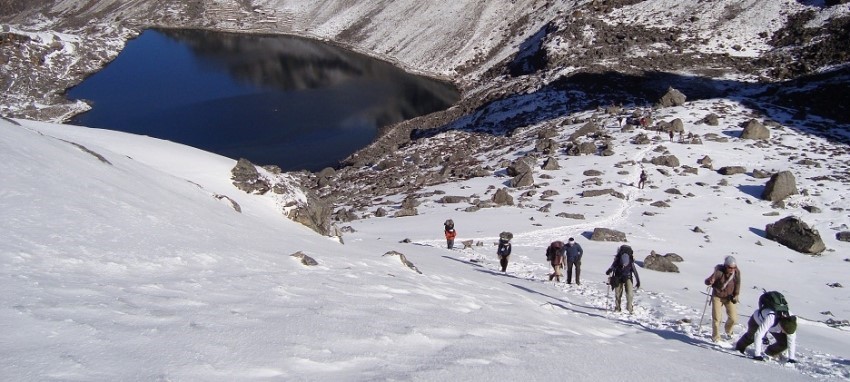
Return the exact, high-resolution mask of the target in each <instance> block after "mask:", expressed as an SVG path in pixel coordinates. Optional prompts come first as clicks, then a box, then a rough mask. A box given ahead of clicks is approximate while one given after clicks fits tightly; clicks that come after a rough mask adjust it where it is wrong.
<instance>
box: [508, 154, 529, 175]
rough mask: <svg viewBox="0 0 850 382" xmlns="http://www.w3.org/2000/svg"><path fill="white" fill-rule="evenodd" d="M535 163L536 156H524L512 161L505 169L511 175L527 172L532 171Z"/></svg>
mask: <svg viewBox="0 0 850 382" xmlns="http://www.w3.org/2000/svg"><path fill="white" fill-rule="evenodd" d="M535 163H536V160H535V159H534V158H531V157H522V158H519V159H517V160H515V161H513V162H511V164H510V165H509V166H508V168H507V169H505V171H507V173H508V175H510V176H517V175H520V174H525V173H527V172H531V167H532V166H534V165H535Z"/></svg>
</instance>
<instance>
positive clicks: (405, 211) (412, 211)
mask: <svg viewBox="0 0 850 382" xmlns="http://www.w3.org/2000/svg"><path fill="white" fill-rule="evenodd" d="M416 215H419V211H417V210H416V208H412V207H409V208H401V209H399V210H398V211H396V212H395V214H393V216H394V217H397V218H403V217H406V216H416Z"/></svg>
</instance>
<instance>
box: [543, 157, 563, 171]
mask: <svg viewBox="0 0 850 382" xmlns="http://www.w3.org/2000/svg"><path fill="white" fill-rule="evenodd" d="M542 168H543V170H558V169H560V168H561V165H559V164H558V160H557V159H555V157H549V158H546V161H545V162H543V167H542Z"/></svg>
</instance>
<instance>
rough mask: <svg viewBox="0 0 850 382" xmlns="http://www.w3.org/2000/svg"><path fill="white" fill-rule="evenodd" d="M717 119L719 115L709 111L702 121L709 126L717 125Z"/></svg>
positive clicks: (718, 121)
mask: <svg viewBox="0 0 850 382" xmlns="http://www.w3.org/2000/svg"><path fill="white" fill-rule="evenodd" d="M719 119H720V117H718V116H717V114H714V113H709V114H708V115H706V116H705V117H704V118H703V119H702V121H703V122H704V123H705V124H706V125H709V126H717V125H719V124H720V120H719Z"/></svg>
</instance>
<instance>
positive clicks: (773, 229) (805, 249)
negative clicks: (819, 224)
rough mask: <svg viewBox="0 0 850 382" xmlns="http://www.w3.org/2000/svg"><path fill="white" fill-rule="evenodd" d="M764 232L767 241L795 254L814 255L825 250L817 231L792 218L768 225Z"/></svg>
mask: <svg viewBox="0 0 850 382" xmlns="http://www.w3.org/2000/svg"><path fill="white" fill-rule="evenodd" d="M765 232H766V234H767V238H768V239H770V240H773V241H775V242H777V243H779V244H782V245H784V246H786V247H788V248H791V249H793V250H795V251H797V252H801V253H810V254H816V253H821V252H823V251H824V250H825V249H826V245H825V244H824V243H823V240H822V239H821V237H820V234H819V233H818V231H817V230H816V229H813V228H810V227H809V225H808V224H806V223H805V222H803V221H802V220H800V219H799V218H797V217H794V216H788V217H785V218H782V219H780V220H779V221H777V222H775V223H771V224H768V225H767V227H765Z"/></svg>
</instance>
